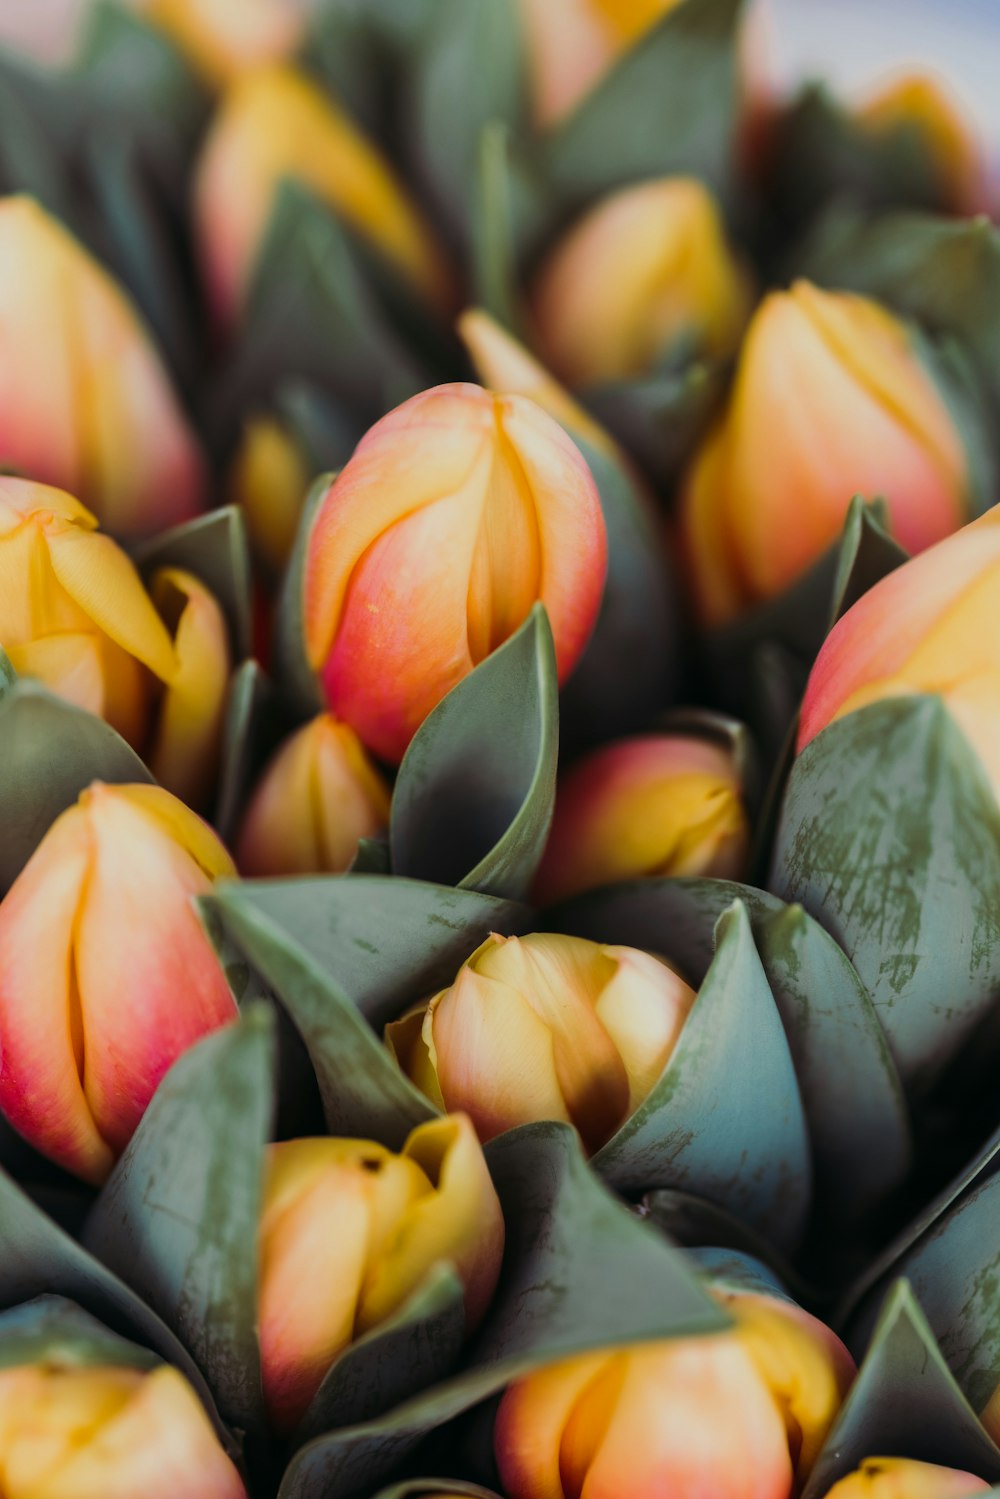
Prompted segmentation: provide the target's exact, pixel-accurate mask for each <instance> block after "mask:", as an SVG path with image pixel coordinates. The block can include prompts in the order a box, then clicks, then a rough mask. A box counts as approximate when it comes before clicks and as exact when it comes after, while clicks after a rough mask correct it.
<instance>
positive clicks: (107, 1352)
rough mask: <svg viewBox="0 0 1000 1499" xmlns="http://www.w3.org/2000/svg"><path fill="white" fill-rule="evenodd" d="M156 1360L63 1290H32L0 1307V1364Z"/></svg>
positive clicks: (141, 1363) (130, 1364)
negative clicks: (62, 1293) (25, 1298)
mask: <svg viewBox="0 0 1000 1499" xmlns="http://www.w3.org/2000/svg"><path fill="white" fill-rule="evenodd" d="M159 1362H160V1360H159V1359H158V1358H157V1356H156V1354H155V1353H152V1352H151V1351H150V1350H149V1349H148V1348H141V1347H140V1346H139V1345H138V1344H137V1343H130V1342H128V1341H127V1340H126V1339H125V1338H121V1337H119V1336H118V1334H117V1333H113V1332H111V1330H110V1329H109V1328H107V1327H105V1326H103V1324H102V1323H100V1322H98V1320H97V1318H96V1317H92V1316H91V1315H90V1313H89V1312H85V1311H84V1310H83V1309H82V1307H79V1306H77V1305H76V1303H75V1302H73V1301H67V1300H66V1298H65V1297H63V1296H38V1297H36V1298H35V1300H34V1301H25V1302H22V1303H21V1305H20V1306H12V1307H10V1308H8V1310H7V1311H4V1312H0V1369H16V1368H18V1367H19V1366H20V1365H23V1364H42V1363H55V1364H59V1365H62V1366H65V1365H67V1364H68V1365H71V1366H72V1367H74V1368H77V1369H79V1368H87V1367H91V1366H94V1365H102V1364H103V1365H109V1364H110V1365H113V1366H115V1367H116V1368H123V1367H125V1368H131V1369H154V1368H155V1367H156V1365H157V1364H158V1363H159Z"/></svg>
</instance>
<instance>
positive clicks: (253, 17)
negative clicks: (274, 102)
mask: <svg viewBox="0 0 1000 1499" xmlns="http://www.w3.org/2000/svg"><path fill="white" fill-rule="evenodd" d="M140 9H141V13H142V15H143V16H144V18H145V19H146V20H147V21H150V22H152V24H153V25H154V26H158V27H159V28H160V29H161V30H162V31H165V32H166V34H167V35H168V36H169V37H170V39H171V41H173V42H174V43H175V45H176V46H178V47H179V48H180V49H181V51H182V52H184V53H185V55H186V56H187V57H188V58H189V59H190V61H191V62H192V63H193V65H194V66H195V68H197V70H198V72H199V73H200V74H201V76H202V78H204V80H205V82H206V83H208V84H209V85H210V86H212V87H214V88H221V87H222V86H223V85H224V84H227V83H229V82H231V81H232V79H234V78H235V77H236V76H237V75H238V74H239V73H243V72H245V71H246V70H247V69H248V68H252V67H256V66H258V65H260V64H262V63H268V62H278V61H280V59H281V58H284V57H289V56H291V54H292V53H293V52H294V51H295V50H296V48H297V47H298V45H299V42H300V41H301V39H302V34H303V32H304V30H305V11H304V8H303V6H302V5H301V3H300V0H142V3H141V6H140Z"/></svg>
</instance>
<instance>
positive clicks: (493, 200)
mask: <svg viewBox="0 0 1000 1499" xmlns="http://www.w3.org/2000/svg"><path fill="white" fill-rule="evenodd" d="M476 168H477V170H476V180H475V197H474V205H475V217H474V218H473V222H472V229H471V238H472V299H471V300H472V301H473V302H475V303H476V304H477V305H478V306H480V307H483V308H485V310H486V311H487V312H488V313H490V315H491V316H492V317H494V318H496V320H497V322H499V323H501V324H502V326H503V327H505V328H507V329H509V330H510V331H511V332H512V333H515V334H518V333H520V331H521V323H522V318H521V305H520V304H521V300H522V292H521V288H520V286H519V284H518V273H517V245H516V241H515V231H514V208H513V204H512V202H511V198H512V195H513V183H512V181H511V163H510V132H509V130H508V128H507V126H506V125H505V124H504V122H503V121H502V120H489V121H487V123H486V124H485V125H484V126H483V128H482V130H481V131H480V136H479V154H478V157H477V161H476Z"/></svg>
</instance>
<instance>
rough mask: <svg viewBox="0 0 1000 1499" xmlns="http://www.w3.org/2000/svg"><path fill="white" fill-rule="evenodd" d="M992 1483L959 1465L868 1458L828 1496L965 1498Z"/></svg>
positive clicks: (829, 1498)
mask: <svg viewBox="0 0 1000 1499" xmlns="http://www.w3.org/2000/svg"><path fill="white" fill-rule="evenodd" d="M988 1490H989V1484H988V1483H985V1482H984V1481H983V1479H981V1478H975V1477H974V1476H973V1475H972V1474H971V1473H960V1472H959V1470H958V1469H957V1468H940V1467H938V1465H937V1463H919V1462H913V1461H912V1460H911V1459H909V1458H906V1457H866V1458H865V1460H864V1462H863V1463H862V1464H861V1466H860V1467H859V1468H856V1469H855V1471H854V1472H853V1473H848V1475H847V1477H846V1478H842V1479H841V1480H840V1482H839V1483H835V1484H834V1486H833V1488H832V1489H830V1490H829V1491H828V1492H827V1496H826V1499H963V1496H964V1495H966V1494H984V1493H987V1492H988Z"/></svg>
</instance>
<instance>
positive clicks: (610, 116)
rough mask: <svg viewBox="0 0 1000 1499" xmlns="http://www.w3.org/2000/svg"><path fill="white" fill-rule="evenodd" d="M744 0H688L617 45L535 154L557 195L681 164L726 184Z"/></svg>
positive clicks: (590, 190)
mask: <svg viewBox="0 0 1000 1499" xmlns="http://www.w3.org/2000/svg"><path fill="white" fill-rule="evenodd" d="M740 10H741V0H685V3H684V4H683V5H679V6H678V7H677V8H676V9H675V10H671V11H669V12H668V14H667V15H665V16H664V17H663V19H662V20H661V21H659V22H658V23H657V24H656V25H655V26H654V27H652V29H651V30H650V31H649V32H648V34H647V35H646V36H645V37H644V38H643V39H642V40H641V41H639V42H637V43H636V45H635V46H633V47H631V48H630V49H629V50H628V51H627V52H625V53H624V54H623V56H622V57H621V59H620V60H619V62H618V63H617V64H616V66H614V67H613V68H612V69H611V71H610V72H609V73H608V74H606V75H605V77H604V78H603V79H601V81H600V82H599V83H598V84H597V86H596V87H595V88H594V89H592V90H591V92H590V93H589V94H587V95H586V97H585V98H584V99H583V100H582V102H581V103H580V104H579V105H578V107H577V108H576V109H575V110H574V111H573V113H572V114H571V115H569V116H568V118H567V119H566V120H564V121H562V122H560V123H559V124H558V125H556V127H555V128H554V129H553V130H552V131H551V132H550V133H549V135H548V137H547V139H546V140H545V142H544V144H543V148H542V159H543V163H544V167H545V170H546V173H547V175H548V177H549V179H550V180H551V183H552V186H553V189H554V191H555V192H556V193H557V194H558V196H559V197H560V198H561V199H562V200H563V201H564V202H568V203H573V204H579V203H583V202H586V201H587V200H588V199H590V198H593V197H595V196H596V195H597V194H598V193H605V192H610V191H611V190H612V189H614V188H616V187H621V186H623V185H624V184H625V183H628V182H631V181H633V180H635V179H636V178H639V177H665V176H671V175H674V174H677V173H685V174H690V175H693V176H697V177H701V178H702V179H704V181H706V182H707V183H708V184H709V186H711V187H712V188H714V189H715V191H716V192H717V193H721V194H723V195H725V194H726V192H727V191H728V189H729V185H730V178H731V170H732V143H733V139H734V136H735V125H736V104H737V98H736V93H737V80H736V36H737V23H738V20H739V14H740Z"/></svg>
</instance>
